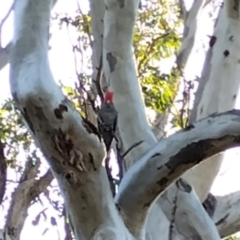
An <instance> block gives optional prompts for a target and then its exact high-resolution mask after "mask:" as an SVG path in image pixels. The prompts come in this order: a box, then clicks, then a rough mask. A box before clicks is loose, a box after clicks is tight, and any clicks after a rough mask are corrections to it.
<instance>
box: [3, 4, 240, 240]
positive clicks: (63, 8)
mask: <svg viewBox="0 0 240 240" xmlns="http://www.w3.org/2000/svg"><path fill="white" fill-rule="evenodd" d="M79 2H80V3H81V8H82V10H83V11H85V10H87V8H88V2H87V0H81V1H79ZM11 3H12V1H10V0H8V1H2V3H1V7H0V21H1V19H2V18H3V17H4V16H5V14H6V13H7V11H8V9H9V7H10V5H11ZM76 9H77V7H76V1H72V2H71V4H70V2H69V1H64V0H59V1H58V3H57V5H56V6H55V8H54V10H53V15H54V13H60V12H67V13H68V14H69V15H73V14H74V12H75V10H76ZM203 14H204V13H203ZM205 14H206V13H205ZM200 17H202V19H207V15H205V16H200ZM12 25H13V14H11V15H10V17H9V18H8V20H7V21H6V23H5V24H4V27H3V29H2V36H1V40H2V44H3V46H5V45H6V44H8V42H9V41H10V40H11V38H12ZM199 29H200V30H199V34H200V35H201V36H203V37H202V39H205V40H206V39H207V35H210V34H211V26H210V24H206V22H204V21H201V25H199ZM51 32H52V33H53V34H52V37H51V40H50V46H51V50H50V52H49V58H50V65H51V69H52V72H53V75H54V77H55V79H56V81H58V80H60V79H61V81H62V82H63V83H64V84H66V85H72V86H73V84H74V79H75V78H76V75H75V65H74V58H73V55H72V45H71V43H70V41H69V35H68V34H67V32H66V29H60V28H59V25H58V24H55V25H53V26H52V27H51ZM74 34H75V33H74V32H71V33H70V35H71V36H73V39H74ZM202 44H203V43H202V41H199V42H197V44H196V49H195V51H194V52H193V54H192V56H191V59H190V61H189V63H188V68H187V73H188V77H189V78H192V77H195V75H196V74H199V73H200V72H199V68H196V66H198V65H199V64H201V63H202V61H203V59H204V55H205V53H204V51H200V52H199V51H198V49H199V48H200V49H201V48H202ZM198 62H199V64H198ZM170 63H171V61H170ZM163 65H164V63H163ZM164 67H165V68H166V69H168V68H170V65H169V61H168V64H167V63H166V64H165V66H164ZM8 81H9V65H7V66H6V67H5V68H4V69H2V70H1V71H0V105H1V103H2V102H3V101H4V99H6V98H8V97H10V91H9V82H8ZM237 99H239V98H237ZM235 108H240V102H237V103H236V107H235ZM239 154H240V150H239V149H233V150H229V151H227V153H226V154H225V161H224V163H223V165H222V168H221V170H220V173H219V176H218V177H217V179H216V181H215V183H214V185H213V187H212V193H213V194H216V195H225V194H227V193H231V192H234V191H237V190H240V184H238V183H240V174H239V169H240V161H239ZM21 159H23V156H19V161H20V160H21ZM46 169H47V165H46V164H44V167H43V171H45V170H46ZM14 174H15V172H13V171H12V172H11V171H10V172H9V176H8V177H9V178H12V177H13V178H14ZM53 185H55V186H56V182H55V183H53ZM14 187H15V186H14V184H12V185H11V187H10V188H9V191H11V190H13V189H14ZM50 197H51V198H52V199H59V197H58V195H57V193H56V192H51V194H50ZM41 200H42V201H43V205H42V206H41V205H39V204H35V205H33V206H31V207H30V209H29V212H28V213H29V218H28V219H27V221H26V223H25V226H24V230H23V232H22V235H21V239H24V240H28V239H29V240H30V239H32V237H33V236H32V234H29V231H30V232H31V231H32V230H33V229H34V239H35V240H38V239H39V240H40V239H42V232H43V231H44V230H45V229H46V228H49V230H48V231H47V233H46V234H45V235H44V237H45V238H46V239H47V240H52V239H59V237H60V239H63V238H62V236H64V234H63V233H62V232H58V230H57V228H56V227H49V226H50V222H49V219H48V220H41V224H40V226H38V227H34V226H32V223H31V221H32V220H33V218H34V216H36V213H37V212H39V210H41V209H44V208H47V210H46V211H47V212H46V213H47V214H48V215H49V216H53V217H55V218H57V212H56V211H54V210H53V209H52V207H51V206H50V205H49V203H48V202H47V201H46V200H45V198H41ZM6 210H7V204H5V205H4V209H3V208H1V207H0V228H2V226H3V224H4V219H3V218H2V214H1V211H2V212H3V213H6ZM59 224H60V226H59V228H58V229H63V225H62V222H61V221H60V222H59Z"/></svg>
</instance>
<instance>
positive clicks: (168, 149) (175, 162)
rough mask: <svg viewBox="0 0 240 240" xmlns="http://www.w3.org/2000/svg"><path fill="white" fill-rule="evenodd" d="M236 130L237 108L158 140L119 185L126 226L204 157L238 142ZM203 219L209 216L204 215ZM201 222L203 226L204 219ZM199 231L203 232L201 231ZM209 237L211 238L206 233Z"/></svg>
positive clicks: (239, 126)
mask: <svg viewBox="0 0 240 240" xmlns="http://www.w3.org/2000/svg"><path fill="white" fill-rule="evenodd" d="M202 129H205V131H202ZM239 133H240V111H231V112H229V113H225V114H220V115H218V116H212V117H209V118H207V119H204V120H202V121H199V122H197V123H196V124H194V125H192V126H191V127H189V128H187V129H184V130H183V131H180V132H178V133H176V134H174V135H172V136H170V137H169V138H167V139H164V140H162V141H160V142H159V143H158V144H157V145H156V146H155V147H153V148H152V149H151V150H149V151H148V152H147V153H146V154H145V155H144V156H143V157H141V158H140V159H139V160H138V161H137V162H136V163H135V165H134V166H133V167H131V168H130V169H129V171H128V172H127V173H126V175H125V177H124V178H123V180H122V183H121V185H120V187H119V193H118V194H117V196H116V202H117V203H118V205H119V206H120V207H121V208H122V209H123V210H122V212H123V215H124V216H127V217H125V218H126V220H125V221H126V225H127V226H129V228H130V229H134V227H135V226H138V227H139V226H141V225H143V224H144V223H145V220H146V216H147V213H148V211H149V208H150V207H151V205H152V203H153V202H154V201H155V200H156V198H157V197H158V196H159V195H160V194H161V193H163V192H164V191H165V189H166V188H167V187H168V186H169V185H170V184H172V183H174V181H176V180H177V179H178V178H179V177H180V176H181V175H182V174H183V173H184V172H185V171H187V170H188V169H190V168H191V167H193V166H194V165H197V164H199V163H200V162H201V161H203V160H204V159H206V158H208V157H210V156H213V155H215V154H217V153H219V152H221V151H224V150H225V149H226V148H229V147H234V146H237V145H239V137H238V136H239ZM125 196H128V198H127V199H126V198H125ZM189 202H190V201H189ZM183 206H184V205H183ZM192 206H193V205H192ZM185 210H186V209H185ZM189 211H192V209H191V210H190V209H189ZM195 211H196V207H195ZM201 212H204V211H201V209H199V208H198V213H199V214H200V213H201ZM190 214H191V213H190ZM190 219H191V217H190ZM203 219H204V220H205V221H206V219H208V218H207V217H206V214H205V218H203ZM203 219H201V220H203ZM192 220H193V219H192ZM209 220H210V219H209ZM210 221H211V220H210ZM210 221H208V222H209V223H208V224H210ZM198 223H199V222H198ZM201 223H202V226H203V224H204V222H201ZM132 224H133V226H132ZM195 224H196V222H194V223H193V225H195ZM208 224H207V225H208ZM195 227H196V226H195ZM198 229H199V230H200V226H199V225H198V227H197V229H196V230H198ZM201 229H202V228H201ZM134 230H135V229H134ZM212 230H214V228H212ZM135 231H137V229H136V230H135ZM208 233H210V232H208ZM215 233H216V232H215ZM201 234H204V232H201V231H200V232H199V235H200V236H201ZM202 237H203V235H202ZM215 237H216V235H215ZM205 238H206V236H205ZM208 239H214V237H210V236H209V235H208Z"/></svg>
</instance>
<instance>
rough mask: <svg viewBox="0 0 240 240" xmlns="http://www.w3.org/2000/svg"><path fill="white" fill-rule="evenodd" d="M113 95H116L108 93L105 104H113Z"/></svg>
mask: <svg viewBox="0 0 240 240" xmlns="http://www.w3.org/2000/svg"><path fill="white" fill-rule="evenodd" d="M113 95H114V92H111V91H106V94H105V97H104V102H105V103H113Z"/></svg>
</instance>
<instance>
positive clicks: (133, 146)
mask: <svg viewBox="0 0 240 240" xmlns="http://www.w3.org/2000/svg"><path fill="white" fill-rule="evenodd" d="M143 142H144V141H143V140H141V141H139V142H136V143H134V144H133V145H132V146H131V147H130V148H129V149H128V150H127V151H125V153H123V154H122V155H121V158H122V159H123V158H125V157H126V156H127V155H128V153H130V152H131V151H132V150H133V148H135V147H137V146H139V145H140V144H141V143H143Z"/></svg>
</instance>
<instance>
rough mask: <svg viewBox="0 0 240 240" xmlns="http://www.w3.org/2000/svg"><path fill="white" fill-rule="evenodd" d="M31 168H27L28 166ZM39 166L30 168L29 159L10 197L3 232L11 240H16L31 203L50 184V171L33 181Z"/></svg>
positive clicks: (30, 162)
mask: <svg viewBox="0 0 240 240" xmlns="http://www.w3.org/2000/svg"><path fill="white" fill-rule="evenodd" d="M30 165H31V167H28V166H30ZM38 168H39V166H38V165H37V166H34V167H33V166H32V160H31V159H30V160H29V161H28V162H27V164H26V167H25V170H24V172H23V175H22V177H21V181H20V183H19V185H18V186H17V188H16V190H15V191H14V193H13V195H12V201H11V204H10V208H9V212H8V215H7V220H6V223H5V227H4V231H5V232H6V233H7V234H8V235H9V236H11V238H12V239H18V238H19V236H20V233H21V231H22V228H23V225H24V222H25V220H26V217H27V215H28V214H27V212H28V208H29V206H30V204H31V202H32V201H33V200H34V199H35V198H36V197H37V196H39V194H40V193H42V192H43V191H44V190H45V189H46V188H47V186H48V185H49V184H50V183H51V181H52V179H53V176H52V173H51V172H50V170H48V171H47V172H46V174H45V175H43V176H42V177H41V178H40V179H39V180H35V178H36V176H37V172H38Z"/></svg>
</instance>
